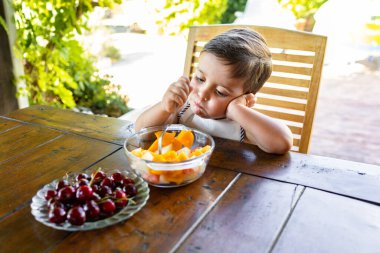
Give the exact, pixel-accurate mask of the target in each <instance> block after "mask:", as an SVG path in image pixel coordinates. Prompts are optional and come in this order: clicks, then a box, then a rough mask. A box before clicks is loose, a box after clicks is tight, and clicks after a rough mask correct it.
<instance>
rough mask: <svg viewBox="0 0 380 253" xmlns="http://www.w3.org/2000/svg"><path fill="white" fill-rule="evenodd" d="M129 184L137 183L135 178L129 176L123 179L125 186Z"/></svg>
mask: <svg viewBox="0 0 380 253" xmlns="http://www.w3.org/2000/svg"><path fill="white" fill-rule="evenodd" d="M127 184H135V181H133V179H132V178H129V177H127V178H124V179H123V186H126V185H127Z"/></svg>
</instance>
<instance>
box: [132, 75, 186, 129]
mask: <svg viewBox="0 0 380 253" xmlns="http://www.w3.org/2000/svg"><path fill="white" fill-rule="evenodd" d="M189 93H190V80H189V79H188V78H187V77H184V76H182V77H180V78H179V79H178V80H177V81H176V82H174V83H172V84H171V85H170V86H169V87H168V89H167V90H166V92H165V94H164V96H163V97H162V100H161V101H160V102H159V103H157V104H155V105H154V106H152V107H150V108H149V109H147V110H145V111H144V112H143V113H142V114H141V115H140V116H139V117H138V118H137V120H136V122H135V131H139V130H140V129H142V128H144V127H151V126H158V125H163V124H170V123H174V122H175V120H176V115H177V111H178V110H179V108H180V107H182V105H183V104H184V103H185V102H186V100H187V97H188V96H189Z"/></svg>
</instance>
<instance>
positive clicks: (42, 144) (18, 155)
mask: <svg viewBox="0 0 380 253" xmlns="http://www.w3.org/2000/svg"><path fill="white" fill-rule="evenodd" d="M65 135H66V134H65V133H63V132H61V134H60V135H57V136H56V137H54V138H52V139H50V140H47V141H45V142H43V143H40V144H39V145H37V146H35V147H33V148H31V149H27V150H24V151H23V152H21V153H19V154H17V155H16V156H12V157H10V158H8V159H6V160H3V161H0V166H1V165H3V164H5V163H7V162H9V161H12V160H14V159H16V158H18V157H20V156H21V155H25V154H28V153H30V152H32V151H33V150H36V149H38V148H40V147H43V146H44V145H46V144H48V143H50V142H53V141H55V140H57V139H59V138H62V137H63V136H65Z"/></svg>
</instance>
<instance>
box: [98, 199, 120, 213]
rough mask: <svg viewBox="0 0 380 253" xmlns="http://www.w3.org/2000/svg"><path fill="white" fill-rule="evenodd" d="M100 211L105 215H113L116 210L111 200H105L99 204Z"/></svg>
mask: <svg viewBox="0 0 380 253" xmlns="http://www.w3.org/2000/svg"><path fill="white" fill-rule="evenodd" d="M99 206H100V210H102V212H103V213H105V214H106V215H110V214H113V212H114V211H115V210H116V206H115V203H114V202H113V201H112V200H111V199H106V200H105V201H104V202H102V203H100V205H99Z"/></svg>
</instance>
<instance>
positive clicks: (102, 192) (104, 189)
mask: <svg viewBox="0 0 380 253" xmlns="http://www.w3.org/2000/svg"><path fill="white" fill-rule="evenodd" d="M99 195H100V196H101V197H105V196H107V195H112V189H111V188H110V187H109V186H107V185H105V186H103V187H101V188H100V189H99Z"/></svg>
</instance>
